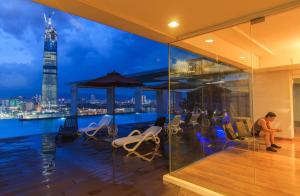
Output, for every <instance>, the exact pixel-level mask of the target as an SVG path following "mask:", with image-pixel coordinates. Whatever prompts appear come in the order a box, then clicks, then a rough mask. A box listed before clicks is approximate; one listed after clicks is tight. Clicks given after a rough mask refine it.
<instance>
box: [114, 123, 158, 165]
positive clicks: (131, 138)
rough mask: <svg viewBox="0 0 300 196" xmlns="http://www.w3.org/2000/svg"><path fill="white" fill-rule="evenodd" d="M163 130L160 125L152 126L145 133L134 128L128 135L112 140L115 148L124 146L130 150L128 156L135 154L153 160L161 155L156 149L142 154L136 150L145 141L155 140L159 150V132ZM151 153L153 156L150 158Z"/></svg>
mask: <svg viewBox="0 0 300 196" xmlns="http://www.w3.org/2000/svg"><path fill="white" fill-rule="evenodd" d="M161 130H162V127H160V126H151V127H149V128H148V129H147V130H146V131H144V132H143V133H141V132H140V131H138V130H134V131H132V132H131V133H130V134H129V135H128V136H127V137H123V138H119V139H115V140H114V141H113V142H112V146H113V147H114V148H119V147H123V148H124V149H125V150H126V151H127V152H128V154H127V156H129V155H131V154H134V155H136V156H138V157H140V158H141V159H143V160H146V161H152V160H153V159H154V157H155V156H156V155H159V154H158V153H157V152H156V151H155V152H150V153H147V154H143V155H142V154H140V153H138V152H137V151H136V150H137V149H138V148H139V147H140V145H141V144H142V143H144V142H145V141H153V142H154V143H155V145H156V147H157V148H156V150H157V149H158V147H159V144H160V139H159V137H158V134H159V133H160V132H161ZM130 146H132V147H130ZM149 155H152V156H151V157H150V158H148V156H149Z"/></svg>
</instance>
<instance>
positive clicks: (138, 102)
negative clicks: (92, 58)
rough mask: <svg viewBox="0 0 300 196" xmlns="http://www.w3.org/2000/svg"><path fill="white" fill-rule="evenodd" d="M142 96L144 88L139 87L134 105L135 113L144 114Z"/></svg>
mask: <svg viewBox="0 0 300 196" xmlns="http://www.w3.org/2000/svg"><path fill="white" fill-rule="evenodd" d="M142 96H143V88H141V87H137V88H136V90H135V104H134V109H135V110H134V111H135V112H138V113H139V112H142V108H143V103H142Z"/></svg>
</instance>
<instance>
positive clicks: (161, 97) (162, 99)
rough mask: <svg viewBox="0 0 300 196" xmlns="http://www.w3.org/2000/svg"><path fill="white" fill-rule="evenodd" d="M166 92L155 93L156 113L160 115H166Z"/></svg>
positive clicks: (158, 91)
mask: <svg viewBox="0 0 300 196" xmlns="http://www.w3.org/2000/svg"><path fill="white" fill-rule="evenodd" d="M168 99H169V97H168V90H157V91H156V103H157V112H158V113H159V114H161V115H166V114H168Z"/></svg>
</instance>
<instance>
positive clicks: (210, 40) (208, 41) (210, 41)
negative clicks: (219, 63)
mask: <svg viewBox="0 0 300 196" xmlns="http://www.w3.org/2000/svg"><path fill="white" fill-rule="evenodd" d="M214 41H215V40H213V39H207V40H205V41H204V42H205V43H213V42H214Z"/></svg>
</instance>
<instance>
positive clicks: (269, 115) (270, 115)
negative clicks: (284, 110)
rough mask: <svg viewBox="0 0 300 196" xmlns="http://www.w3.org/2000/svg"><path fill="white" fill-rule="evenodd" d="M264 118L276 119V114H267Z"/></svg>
mask: <svg viewBox="0 0 300 196" xmlns="http://www.w3.org/2000/svg"><path fill="white" fill-rule="evenodd" d="M265 117H266V118H267V117H271V118H272V117H276V114H275V113H274V112H268V113H267V114H266V116H265Z"/></svg>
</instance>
